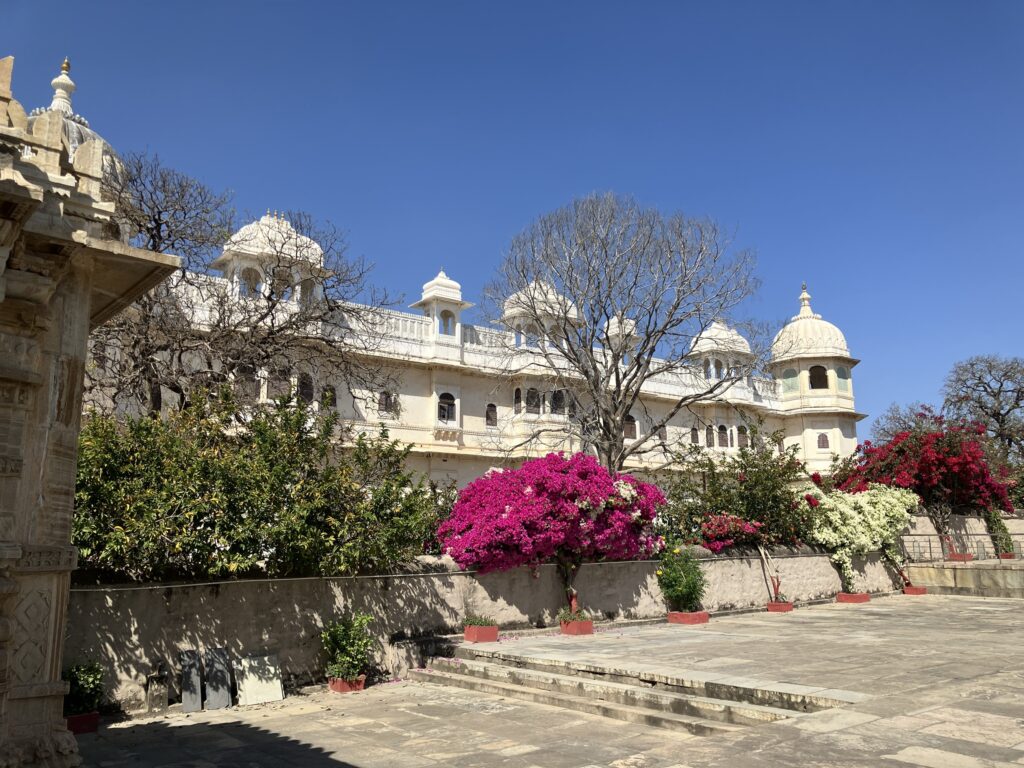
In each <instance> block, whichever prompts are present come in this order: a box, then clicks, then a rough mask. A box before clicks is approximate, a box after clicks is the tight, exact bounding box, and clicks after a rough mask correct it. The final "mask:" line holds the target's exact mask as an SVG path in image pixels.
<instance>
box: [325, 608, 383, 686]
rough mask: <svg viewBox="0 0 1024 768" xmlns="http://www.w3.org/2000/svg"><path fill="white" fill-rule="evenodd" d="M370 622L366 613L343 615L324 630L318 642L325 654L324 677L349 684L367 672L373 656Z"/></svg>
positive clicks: (369, 617)
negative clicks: (325, 673) (320, 643)
mask: <svg viewBox="0 0 1024 768" xmlns="http://www.w3.org/2000/svg"><path fill="white" fill-rule="evenodd" d="M371 621H373V617H372V616H370V614H368V613H353V614H349V613H346V614H345V615H344V616H342V617H341V618H340V619H339V620H338V621H333V622H331V623H330V624H327V625H326V626H325V627H324V630H323V632H321V633H320V640H321V642H322V643H323V648H324V653H326V654H327V667H326V672H327V676H328V677H335V678H338V679H340V680H345V681H347V682H352V681H353V680H356V679H358V678H359V676H360V675H365V674H366V673H367V671H368V670H369V668H370V659H371V655H372V653H373V636H372V635H371V634H370V630H369V626H370V622H371Z"/></svg>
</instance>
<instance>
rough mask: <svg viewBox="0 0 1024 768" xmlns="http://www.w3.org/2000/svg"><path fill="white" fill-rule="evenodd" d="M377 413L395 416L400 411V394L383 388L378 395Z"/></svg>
mask: <svg viewBox="0 0 1024 768" xmlns="http://www.w3.org/2000/svg"><path fill="white" fill-rule="evenodd" d="M377 413H378V414H379V415H381V416H394V415H395V414H396V413H398V395H397V394H395V393H394V392H388V391H387V390H382V391H381V392H380V394H378V395H377Z"/></svg>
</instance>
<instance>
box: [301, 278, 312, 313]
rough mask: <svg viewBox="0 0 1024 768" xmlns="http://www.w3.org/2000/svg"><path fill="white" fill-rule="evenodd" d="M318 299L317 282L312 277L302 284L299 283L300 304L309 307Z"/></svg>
mask: <svg viewBox="0 0 1024 768" xmlns="http://www.w3.org/2000/svg"><path fill="white" fill-rule="evenodd" d="M315 299H316V282H315V281H314V280H313V278H311V277H307V278H306V279H305V280H303V281H302V282H301V283H299V302H300V303H301V304H302V305H303V306H305V307H308V306H309V305H311V304H312V303H313V301H314V300H315Z"/></svg>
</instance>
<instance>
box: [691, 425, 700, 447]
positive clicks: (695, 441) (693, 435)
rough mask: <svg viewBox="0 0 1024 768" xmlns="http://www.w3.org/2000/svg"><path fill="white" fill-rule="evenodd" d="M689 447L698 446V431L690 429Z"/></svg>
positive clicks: (694, 428) (693, 428)
mask: <svg viewBox="0 0 1024 768" xmlns="http://www.w3.org/2000/svg"><path fill="white" fill-rule="evenodd" d="M690 445H700V430H698V429H697V428H696V427H690Z"/></svg>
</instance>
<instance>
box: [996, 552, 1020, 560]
mask: <svg viewBox="0 0 1024 768" xmlns="http://www.w3.org/2000/svg"><path fill="white" fill-rule="evenodd" d="M1015 557H1017V555H1016V553H1014V552H1000V553H999V559H1000V560H1013V559H1014V558H1015Z"/></svg>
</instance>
